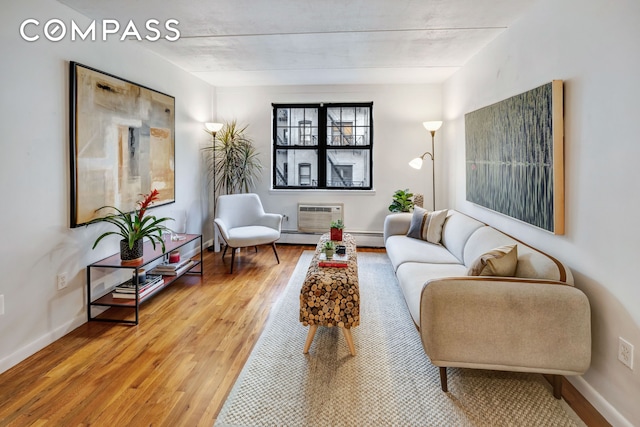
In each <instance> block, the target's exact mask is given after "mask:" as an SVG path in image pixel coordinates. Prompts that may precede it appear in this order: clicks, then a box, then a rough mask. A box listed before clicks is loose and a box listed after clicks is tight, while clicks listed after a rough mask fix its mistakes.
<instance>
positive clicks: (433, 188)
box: [428, 130, 436, 211]
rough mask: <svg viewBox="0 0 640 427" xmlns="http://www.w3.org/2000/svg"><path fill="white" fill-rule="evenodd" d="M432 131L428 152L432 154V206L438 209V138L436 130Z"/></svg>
mask: <svg viewBox="0 0 640 427" xmlns="http://www.w3.org/2000/svg"><path fill="white" fill-rule="evenodd" d="M430 132H431V152H430V153H428V154H429V156H431V185H432V190H431V194H432V195H433V202H432V206H433V210H434V211H435V210H436V159H435V157H434V153H435V151H434V148H435V142H434V141H435V139H436V131H435V130H432V131H430Z"/></svg>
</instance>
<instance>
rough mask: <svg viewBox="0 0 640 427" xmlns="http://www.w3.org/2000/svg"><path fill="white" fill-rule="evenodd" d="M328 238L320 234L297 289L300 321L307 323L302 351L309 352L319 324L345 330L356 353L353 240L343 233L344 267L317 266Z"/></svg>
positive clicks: (357, 299) (356, 292) (357, 314)
mask: <svg viewBox="0 0 640 427" xmlns="http://www.w3.org/2000/svg"><path fill="white" fill-rule="evenodd" d="M327 240H330V238H329V233H326V234H323V235H322V236H321V237H320V241H319V242H318V245H317V246H316V251H315V254H314V255H313V259H312V260H311V265H310V266H309V270H307V275H306V277H305V279H304V283H303V284H302V289H301V290H300V322H302V324H303V325H304V326H309V332H308V334H307V341H306V342H305V344H304V351H303V353H305V354H306V353H308V352H309V348H310V347H311V343H312V342H313V337H314V336H315V334H316V331H317V330H318V326H327V327H329V328H331V327H333V326H337V327H339V328H341V329H342V332H343V333H344V338H345V340H346V342H347V345H348V346H349V352H350V353H351V355H352V356H355V355H356V348H355V346H354V344H353V337H352V335H351V328H354V327H356V326H358V325H359V324H360V290H359V287H358V259H357V254H356V241H355V239H354V238H353V236H351V235H350V234H348V233H343V236H342V244H343V245H345V246H346V248H347V250H346V254H347V257H348V259H347V267H320V266H318V261H320V256H321V254H322V246H323V245H324V243H325V242H326V241H327Z"/></svg>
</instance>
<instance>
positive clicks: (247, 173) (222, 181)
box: [205, 120, 262, 194]
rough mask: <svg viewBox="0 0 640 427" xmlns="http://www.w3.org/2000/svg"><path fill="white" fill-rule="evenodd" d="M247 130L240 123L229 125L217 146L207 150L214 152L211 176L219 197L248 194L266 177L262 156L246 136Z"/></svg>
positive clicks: (220, 136) (223, 128)
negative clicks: (260, 179) (263, 171)
mask: <svg viewBox="0 0 640 427" xmlns="http://www.w3.org/2000/svg"><path fill="white" fill-rule="evenodd" d="M247 127H248V125H246V126H239V125H238V123H237V122H236V120H232V121H228V122H225V123H224V126H222V129H220V131H218V132H217V133H216V137H215V139H214V140H215V143H214V144H211V146H209V147H205V150H212V151H213V155H212V157H211V163H210V165H209V166H210V167H209V175H210V177H211V178H212V179H213V182H214V186H215V188H214V191H215V194H236V193H248V192H249V191H250V189H251V187H255V184H256V182H257V180H258V179H259V177H260V175H261V173H262V165H261V164H260V161H259V159H258V152H257V151H256V149H255V147H254V146H253V141H252V140H251V139H250V138H249V137H248V136H247V135H246V133H245V131H246V129H247ZM214 159H215V160H214Z"/></svg>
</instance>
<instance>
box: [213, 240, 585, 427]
mask: <svg viewBox="0 0 640 427" xmlns="http://www.w3.org/2000/svg"><path fill="white" fill-rule="evenodd" d="M312 254H313V253H312V252H311V251H305V252H304V253H303V255H302V256H301V257H300V260H299V261H298V265H297V266H296V269H295V271H294V273H293V275H292V277H291V279H290V281H289V284H288V285H287V288H286V289H285V291H284V294H283V296H282V298H281V300H280V301H279V302H278V303H277V304H276V306H275V307H274V309H273V311H272V313H271V314H270V317H269V320H268V322H267V325H266V326H265V330H264V332H263V333H262V335H261V337H260V339H259V340H258V342H257V344H256V346H255V348H254V350H253V352H252V353H251V355H250V357H249V360H248V361H247V363H246V365H245V366H244V368H243V370H242V372H241V373H240V376H239V378H238V380H237V381H236V384H235V385H234V387H233V389H232V391H231V393H230V395H229V397H228V399H227V401H226V402H225V404H224V406H223V408H222V410H221V411H220V414H219V416H218V419H217V421H216V424H215V425H216V426H221V427H222V426H583V425H584V424H583V423H582V422H581V421H580V420H579V418H578V417H577V416H576V415H575V413H573V412H572V411H571V409H570V408H569V407H568V406H567V405H566V404H565V403H564V401H559V400H556V399H554V398H553V396H552V394H551V392H550V387H549V386H548V384H547V383H546V381H545V380H544V379H543V378H542V376H541V375H537V374H526V373H525V374H523V373H507V372H496V371H483V370H474V369H452V368H450V369H449V392H448V393H443V392H442V391H441V389H440V379H439V376H438V369H437V368H436V367H435V366H433V365H431V364H430V363H429V358H428V357H427V356H426V354H425V353H424V350H423V348H422V344H421V342H420V336H419V334H418V331H417V330H416V328H415V326H414V324H413V321H412V320H411V317H410V315H409V313H408V310H407V308H406V305H405V302H404V298H403V296H402V292H401V290H400V288H399V286H398V283H397V281H396V278H395V275H394V273H393V267H392V266H391V263H390V262H389V259H388V258H387V255H386V254H383V253H366V252H365V253H359V254H358V271H359V277H360V297H361V309H360V313H361V322H360V326H358V327H356V328H354V329H353V330H352V332H353V339H354V342H355V346H356V356H355V357H352V356H351V355H350V354H349V349H348V347H347V344H346V342H345V341H344V336H343V334H342V332H341V331H340V329H338V328H324V327H320V328H318V331H317V333H316V336H315V339H314V340H313V344H312V345H311V349H310V350H309V354H306V355H305V354H303V353H302V350H303V347H304V343H305V339H306V336H307V331H308V328H306V327H304V326H302V324H301V323H300V322H299V321H298V315H299V307H300V288H301V285H302V282H303V280H304V277H305V274H306V271H307V268H308V266H309V263H310V261H311V256H312Z"/></svg>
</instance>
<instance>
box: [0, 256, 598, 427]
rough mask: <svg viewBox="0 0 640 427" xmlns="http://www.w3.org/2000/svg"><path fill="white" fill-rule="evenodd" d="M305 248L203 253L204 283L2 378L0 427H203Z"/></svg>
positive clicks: (168, 293) (78, 333) (87, 331)
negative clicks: (135, 320)
mask: <svg viewBox="0 0 640 427" xmlns="http://www.w3.org/2000/svg"><path fill="white" fill-rule="evenodd" d="M308 249H313V247H312V246H290V245H279V246H278V253H279V255H280V264H276V261H275V257H274V256H273V252H272V251H271V249H270V248H269V247H262V248H260V250H259V252H258V253H257V254H256V253H254V252H253V250H243V251H242V252H241V254H239V256H237V257H236V266H235V267H234V274H233V275H230V274H228V263H229V260H230V256H229V255H227V258H226V261H225V263H224V264H223V262H222V260H221V258H220V254H219V253H217V254H214V253H210V252H206V253H205V256H204V273H205V275H204V278H200V276H185V277H183V278H181V279H179V280H178V281H176V282H175V283H174V284H173V285H171V286H170V287H169V288H167V289H165V290H164V291H162V292H161V293H159V294H158V295H156V296H155V297H154V298H152V299H151V300H150V301H147V302H145V303H144V304H143V305H142V307H141V310H140V324H139V325H138V326H125V325H119V324H105V323H97V322H90V323H86V324H84V325H82V326H80V327H79V328H77V329H76V330H74V331H73V332H71V333H69V334H68V335H66V336H65V337H63V338H61V339H59V340H58V341H56V342H55V343H53V344H51V345H49V346H48V347H46V348H44V349H43V350H41V351H39V352H38V353H36V354H34V355H33V356H31V357H30V358H28V359H27V360H25V361H23V362H22V363H20V364H18V365H17V366H15V367H13V368H12V369H10V370H8V371H6V372H5V373H3V374H1V375H0V426H3V427H4V426H31V425H35V426H41V425H51V426H87V425H93V426H110V427H111V426H149V425H153V426H207V427H210V426H212V425H213V423H214V422H215V419H216V416H217V414H218V412H219V411H220V408H221V406H222V404H223V403H224V401H225V399H226V397H227V395H228V393H229V391H230V390H231V387H232V386H233V383H234V382H235V380H236V378H237V376H238V374H239V373H240V370H241V369H242V366H243V365H244V363H245V361H246V359H247V357H248V356H249V354H250V353H251V350H252V348H253V346H254V344H255V342H256V340H257V338H258V336H259V335H260V332H261V331H262V328H263V326H264V324H265V322H266V320H267V317H268V315H269V311H270V310H271V308H272V306H273V304H274V303H275V302H276V301H277V300H278V298H279V296H280V294H281V292H282V290H283V289H284V287H285V286H286V284H287V282H288V280H289V277H290V276H291V273H292V272H293V269H294V268H295V266H296V263H297V260H298V258H299V256H300V254H301V253H302V252H303V251H304V250H308ZM362 250H363V251H374V252H383V251H384V250H381V249H362ZM116 313H118V312H116V311H115V310H114V309H112V313H111V315H112V316H115V314H116ZM119 313H120V314H123V315H124V314H125V313H127V312H119ZM301 351H302V347H301ZM565 389H566V388H565ZM579 397H581V396H579ZM578 400H579V399H578ZM582 403H584V399H582ZM587 405H588V403H587ZM581 406H582V405H581ZM589 406H590V405H589ZM592 409H593V408H591V410H592ZM588 411H589V409H588V408H587V415H586V417H587V418H588V419H587V420H586V422H587V423H588V424H589V425H594V426H595V425H602V424H600V421H601V418H593V417H597V416H598V414H597V412H595V415H593V414H591V415H589V413H588ZM580 415H581V416H582V417H583V419H584V417H585V416H584V415H583V414H580ZM589 417H592V418H589Z"/></svg>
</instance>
